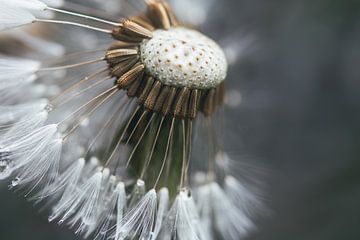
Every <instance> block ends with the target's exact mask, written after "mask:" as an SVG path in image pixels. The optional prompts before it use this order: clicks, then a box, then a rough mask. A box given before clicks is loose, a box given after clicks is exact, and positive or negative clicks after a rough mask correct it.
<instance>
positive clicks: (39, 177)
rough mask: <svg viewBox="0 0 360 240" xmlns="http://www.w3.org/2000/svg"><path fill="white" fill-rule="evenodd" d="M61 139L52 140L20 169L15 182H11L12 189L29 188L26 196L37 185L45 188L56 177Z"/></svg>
mask: <svg viewBox="0 0 360 240" xmlns="http://www.w3.org/2000/svg"><path fill="white" fill-rule="evenodd" d="M61 149H62V139H56V140H53V141H52V142H51V143H49V144H48V145H47V147H46V149H45V150H44V151H43V152H42V153H41V154H39V155H38V156H37V157H36V158H33V159H32V161H31V162H29V163H28V164H26V165H25V166H24V167H22V168H21V169H20V171H19V173H18V174H17V177H16V180H14V181H13V182H12V187H22V188H23V187H25V186H28V185H29V186H31V188H30V190H28V192H27V195H28V194H29V193H31V192H32V191H33V190H34V189H35V188H36V187H38V186H39V184H40V183H41V184H42V187H44V188H46V187H47V186H49V185H50V184H51V183H52V182H53V181H54V180H55V178H56V177H57V174H58V170H59V163H60V157H61Z"/></svg>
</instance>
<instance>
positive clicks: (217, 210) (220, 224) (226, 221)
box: [195, 182, 254, 240]
mask: <svg viewBox="0 0 360 240" xmlns="http://www.w3.org/2000/svg"><path fill="white" fill-rule="evenodd" d="M195 192H196V197H197V198H196V199H197V202H196V205H197V209H198V211H199V213H200V218H201V222H202V225H203V226H205V229H206V231H207V232H206V236H207V238H206V239H214V238H213V236H214V234H213V231H216V232H218V233H220V234H221V236H222V237H223V239H227V240H238V239H239V238H241V237H243V236H244V235H246V234H247V233H248V231H249V230H251V229H252V228H253V227H254V224H253V222H252V221H251V219H250V217H249V216H248V215H247V214H246V212H245V211H244V209H242V208H239V207H238V206H237V205H236V202H233V201H232V199H231V198H230V197H229V196H228V195H227V194H226V193H225V192H224V190H223V189H222V188H221V187H220V186H219V184H218V183H216V182H211V183H208V184H206V185H204V186H201V187H199V188H198V189H196V191H195ZM237 201H239V199H237Z"/></svg>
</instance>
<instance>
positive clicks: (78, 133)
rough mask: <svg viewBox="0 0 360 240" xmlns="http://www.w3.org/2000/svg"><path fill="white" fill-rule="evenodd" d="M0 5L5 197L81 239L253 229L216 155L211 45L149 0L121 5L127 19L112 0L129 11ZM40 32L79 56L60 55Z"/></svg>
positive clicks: (57, 0)
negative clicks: (42, 210)
mask: <svg viewBox="0 0 360 240" xmlns="http://www.w3.org/2000/svg"><path fill="white" fill-rule="evenodd" d="M109 2H111V3H113V1H112V0H109ZM0 3H1V4H2V8H1V9H0V30H3V31H4V30H7V31H4V32H2V33H1V34H0V43H1V45H7V46H8V47H7V48H4V49H3V47H0V51H1V52H2V54H3V55H0V102H1V106H0V179H8V178H12V179H13V180H12V181H11V184H10V188H14V189H15V190H17V191H22V192H23V193H24V195H25V196H26V197H28V198H29V199H31V200H32V201H34V202H35V203H37V204H42V205H44V206H48V207H49V208H50V210H51V213H50V216H49V221H52V222H53V221H57V222H58V223H59V224H66V225H68V226H69V227H71V228H73V229H74V230H75V233H76V234H80V235H82V236H83V237H84V238H90V239H116V240H120V239H124V240H125V239H141V240H156V239H158V240H170V239H180V240H182V239H183V240H211V239H224V240H238V239H240V238H241V237H243V236H245V235H246V233H247V232H248V231H249V230H251V229H253V227H254V224H253V222H252V220H251V217H252V215H253V212H254V211H253V210H252V209H259V208H262V203H261V202H260V201H259V199H258V196H257V195H258V194H257V192H254V191H252V190H253V189H252V187H251V186H249V185H247V184H246V183H243V182H242V180H241V179H240V178H237V177H238V176H236V175H237V173H235V174H234V169H232V167H231V166H229V165H231V164H230V163H231V161H230V158H229V157H228V155H227V154H226V153H225V152H224V143H223V121H222V118H223V108H224V104H225V102H226V101H225V100H226V96H225V83H224V82H225V78H226V75H227V68H228V63H227V60H226V57H225V53H224V52H223V50H222V49H221V47H220V46H219V45H218V44H217V43H215V42H214V41H213V40H211V39H210V38H208V37H206V36H205V35H203V34H202V33H200V32H199V31H197V30H195V28H193V27H190V26H189V25H188V24H184V23H182V22H181V21H179V20H178V19H177V17H176V16H175V14H174V12H173V10H172V9H171V7H170V5H169V4H168V3H167V2H166V1H163V0H146V1H142V0H138V1H135V3H136V4H138V5H137V7H136V9H137V8H142V11H135V12H134V11H133V9H134V7H133V6H132V5H131V4H129V3H127V2H126V1H122V2H121V3H122V4H123V5H122V7H123V8H124V9H126V10H127V11H124V12H125V13H127V12H134V13H133V14H131V15H129V16H127V17H124V18H122V19H121V20H118V17H117V16H115V18H112V17H111V16H110V14H108V13H107V12H104V11H102V10H100V9H98V10H95V9H93V8H90V7H86V6H83V5H81V4H78V3H76V2H72V1H62V0H47V1H45V0H43V1H40V0H27V1H25V0H13V1H5V0H0ZM113 11H114V10H113ZM115 11H116V10H115ZM108 19H112V20H108ZM113 19H115V20H113ZM116 19H117V20H116ZM54 26H57V27H58V28H57V29H58V30H57V31H54V30H53V28H54ZM14 28H17V29H14ZM73 28H76V29H77V30H76V32H70V33H71V34H69V31H73V30H69V29H73ZM42 29H45V31H44V30H42ZM59 29H60V30H59ZM89 32H90V33H89ZM44 33H45V34H49V33H52V34H53V36H51V37H50V36H47V38H49V39H51V38H54V39H57V40H60V42H61V41H63V42H64V45H67V44H68V45H69V46H70V45H75V46H76V47H75V48H81V47H84V46H82V45H86V44H89V46H90V47H88V50H86V51H85V50H84V51H80V52H75V51H73V50H71V51H69V53H68V54H65V49H64V48H63V47H62V46H60V45H59V44H56V43H54V42H51V41H49V40H46V38H45V39H44ZM93 33H94V35H93ZM74 34H75V35H80V36H81V38H80V39H81V42H75V43H74V42H73V43H71V41H72V40H71V39H72V38H73V37H74V38H75V39H76V36H73V35H74ZM86 34H90V35H88V37H86V36H87V35H86ZM90 36H91V37H90ZM93 36H96V37H93ZM100 36H101V37H100ZM94 39H103V42H104V43H103V44H101V43H99V42H96V41H93V43H92V41H91V40H94ZM13 43H16V44H13ZM91 44H92V45H91ZM24 52H26V53H27V55H25V54H24ZM9 53H13V54H14V55H15V56H9V55H5V54H9ZM26 56H27V57H28V56H32V57H33V59H35V60H28V59H25V58H27V57H26Z"/></svg>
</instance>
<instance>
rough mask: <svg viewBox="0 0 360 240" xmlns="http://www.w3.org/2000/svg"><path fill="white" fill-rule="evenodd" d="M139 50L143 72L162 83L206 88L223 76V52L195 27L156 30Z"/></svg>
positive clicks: (215, 84) (218, 81) (220, 80)
mask: <svg viewBox="0 0 360 240" xmlns="http://www.w3.org/2000/svg"><path fill="white" fill-rule="evenodd" d="M140 49H141V59H142V62H143V63H144V64H145V66H146V69H147V71H148V72H149V73H150V74H151V75H152V76H155V77H157V78H158V79H159V80H160V81H161V82H162V83H163V84H166V85H170V86H174V87H188V88H196V89H209V88H214V87H216V86H218V85H219V84H220V83H221V82H223V81H224V80H225V78H226V73H227V62H226V58H225V55H224V52H223V51H222V49H221V48H220V47H219V46H218V45H217V44H216V43H215V42H214V41H213V40H211V39H210V38H208V37H206V36H205V35H203V34H201V33H200V32H197V31H195V30H190V29H187V28H183V27H178V28H172V29H169V30H156V31H154V32H153V38H152V39H150V40H145V41H144V42H143V43H142V44H141V46H140Z"/></svg>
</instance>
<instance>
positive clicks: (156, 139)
mask: <svg viewBox="0 0 360 240" xmlns="http://www.w3.org/2000/svg"><path fill="white" fill-rule="evenodd" d="M164 119H165V117H164V116H163V117H161V120H160V124H159V127H158V129H157V131H156V135H155V139H154V142H153V144H152V146H151V150H150V153H149V155H148V157H147V160H146V162H145V166H144V168H143V170H142V172H141V177H140V179H143V177H144V175H145V173H146V170H147V168H148V166H149V164H150V162H151V158H152V156H153V154H154V150H155V146H156V143H157V141H158V139H159V135H160V131H161V128H162V126H163V123H164Z"/></svg>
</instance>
